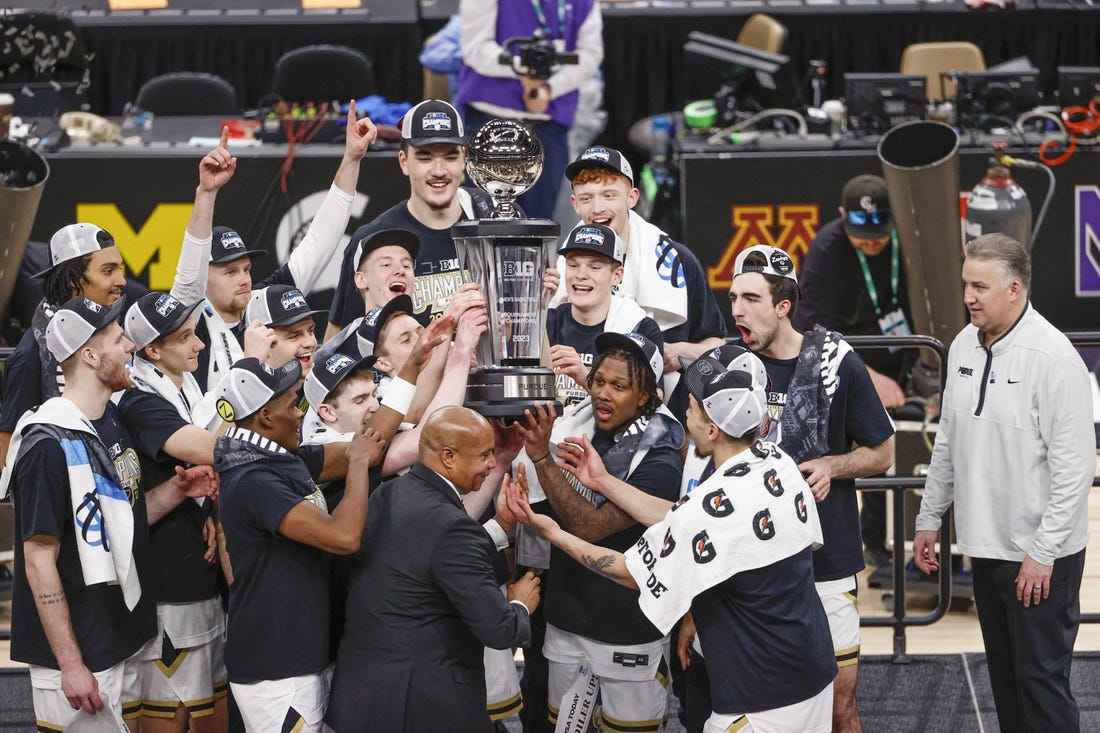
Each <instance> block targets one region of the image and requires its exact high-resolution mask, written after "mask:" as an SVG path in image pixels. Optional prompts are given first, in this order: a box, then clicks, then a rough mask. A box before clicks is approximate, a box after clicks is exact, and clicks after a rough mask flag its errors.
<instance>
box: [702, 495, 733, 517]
mask: <svg viewBox="0 0 1100 733" xmlns="http://www.w3.org/2000/svg"><path fill="white" fill-rule="evenodd" d="M703 509H705V510H706V512H707V514H709V515H711V516H712V517H718V518H722V517H728V516H729V515H731V514H733V504H731V503H730V500H729V499H727V498H726V492H725V491H724V490H722V489H718V490H717V491H712V492H710V493H709V494H707V495H706V496H704V497H703Z"/></svg>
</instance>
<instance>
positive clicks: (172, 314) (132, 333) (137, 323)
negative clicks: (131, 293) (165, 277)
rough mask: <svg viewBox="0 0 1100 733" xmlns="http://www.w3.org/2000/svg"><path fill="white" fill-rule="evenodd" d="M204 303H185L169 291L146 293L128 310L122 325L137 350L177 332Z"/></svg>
mask: <svg viewBox="0 0 1100 733" xmlns="http://www.w3.org/2000/svg"><path fill="white" fill-rule="evenodd" d="M201 304H202V301H201V300H200V301H199V302H197V303H192V304H191V305H184V304H183V303H182V302H180V301H179V300H177V299H175V298H173V297H172V296H171V295H169V294H168V293H163V292H158V291H153V292H151V293H146V294H145V295H143V296H141V297H140V298H138V299H137V301H136V302H135V303H134V304H133V305H132V306H130V308H129V309H128V310H127V311H126V320H125V323H123V326H122V328H123V330H124V331H125V332H126V338H128V339H130V340H131V341H133V342H134V348H135V349H144V348H145V347H146V346H148V345H149V344H151V343H153V342H154V341H156V340H157V339H159V338H160V337H161V336H167V335H168V334H171V333H175V332H176V331H178V330H179V329H180V328H181V327H182V326H183V324H184V323H186V322H187V319H189V318H190V317H191V314H192V313H194V312H195V309H196V308H198V307H199V305H201Z"/></svg>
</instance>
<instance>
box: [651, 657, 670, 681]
mask: <svg viewBox="0 0 1100 733" xmlns="http://www.w3.org/2000/svg"><path fill="white" fill-rule="evenodd" d="M654 679H656V680H657V681H658V682H660V683H661V687H663V688H665V689H666V690H667V689H668V660H667V659H665V658H664V656H663V655H662V656H661V661H660V662H658V663H657V674H656V675H655V677H654Z"/></svg>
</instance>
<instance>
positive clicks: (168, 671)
mask: <svg viewBox="0 0 1100 733" xmlns="http://www.w3.org/2000/svg"><path fill="white" fill-rule="evenodd" d="M190 651H191V650H190V649H180V650H179V651H178V653H177V654H176V658H175V659H173V660H172V663H171V664H165V663H164V662H163V661H162V660H160V659H154V660H153V661H154V662H155V663H156V665H157V669H159V670H160V672H161V674H163V675H164V676H165V677H171V676H172V675H174V674H175V673H176V671H177V670H178V669H179V668H180V665H181V664H183V660H184V659H187V655H188V654H189V653H190Z"/></svg>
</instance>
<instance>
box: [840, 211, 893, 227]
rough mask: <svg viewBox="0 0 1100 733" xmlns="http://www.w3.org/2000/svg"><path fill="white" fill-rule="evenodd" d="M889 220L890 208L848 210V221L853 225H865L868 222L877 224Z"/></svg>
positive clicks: (885, 222)
mask: <svg viewBox="0 0 1100 733" xmlns="http://www.w3.org/2000/svg"><path fill="white" fill-rule="evenodd" d="M889 221H890V210H889V209H884V210H882V211H849V212H848V223H849V224H851V225H852V226H855V227H865V226H867V225H868V224H874V225H875V226H879V225H881V224H887V223H889Z"/></svg>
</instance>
